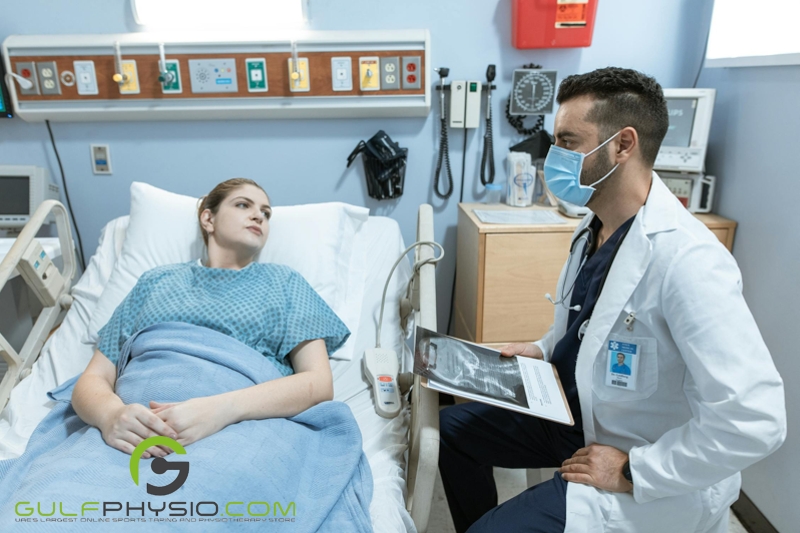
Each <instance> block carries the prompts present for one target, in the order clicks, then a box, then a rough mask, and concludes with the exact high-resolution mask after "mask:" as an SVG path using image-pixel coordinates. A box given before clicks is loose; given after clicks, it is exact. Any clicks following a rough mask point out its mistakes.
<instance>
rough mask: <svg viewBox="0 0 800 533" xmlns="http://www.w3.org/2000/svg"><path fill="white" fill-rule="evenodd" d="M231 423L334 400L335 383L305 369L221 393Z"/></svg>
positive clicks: (286, 414)
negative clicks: (304, 370)
mask: <svg viewBox="0 0 800 533" xmlns="http://www.w3.org/2000/svg"><path fill="white" fill-rule="evenodd" d="M220 396H221V399H222V400H223V401H224V402H225V403H226V404H227V405H228V409H229V413H230V417H231V421H230V423H231V424H235V423H236V422H241V421H242V420H261V419H264V418H279V417H282V418H286V417H291V416H294V415H296V414H299V413H302V412H303V411H305V410H306V409H308V408H310V407H313V406H315V405H317V404H318V403H320V402H323V401H326V400H332V399H333V383H332V382H331V381H330V379H327V378H326V377H324V376H318V375H316V374H315V373H313V372H301V373H298V374H293V375H291V376H286V377H283V378H279V379H275V380H272V381H268V382H266V383H261V384H259V385H253V386H252V387H248V388H246V389H241V390H237V391H232V392H228V393H225V394H222V395H220Z"/></svg>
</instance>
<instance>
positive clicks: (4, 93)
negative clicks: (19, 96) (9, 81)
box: [0, 58, 14, 118]
mask: <svg viewBox="0 0 800 533" xmlns="http://www.w3.org/2000/svg"><path fill="white" fill-rule="evenodd" d="M8 94H9V93H8V87H6V69H5V66H4V65H3V59H2V58H0V118H13V117H14V114H13V113H12V112H11V99H10V98H9V96H8Z"/></svg>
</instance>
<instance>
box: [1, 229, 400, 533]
mask: <svg viewBox="0 0 800 533" xmlns="http://www.w3.org/2000/svg"><path fill="white" fill-rule="evenodd" d="M128 218H129V217H127V216H125V217H120V218H117V219H115V220H112V221H111V222H109V223H108V224H107V225H106V227H105V228H104V229H103V233H102V236H101V242H100V245H99V246H98V249H97V252H96V253H95V255H94V256H93V257H92V259H91V261H90V264H89V266H88V267H87V269H86V272H85V273H84V275H83V276H82V277H81V279H80V280H79V281H78V283H77V284H76V285H75V287H74V289H73V296H74V298H75V301H74V303H73V306H72V307H71V308H70V311H69V312H68V313H67V315H66V317H65V318H64V322H63V323H62V325H61V327H60V328H59V329H58V330H57V331H56V332H55V333H54V334H53V335H52V337H51V338H50V339H49V340H48V341H47V343H46V344H45V345H44V348H43V349H42V353H41V356H40V357H39V359H38V360H37V362H36V363H35V364H34V366H33V369H32V372H31V375H30V376H29V377H27V378H25V379H24V380H23V381H22V382H20V384H19V385H17V387H16V388H15V389H14V390H13V392H12V394H11V398H10V401H9V403H8V405H7V407H6V408H5V410H3V412H2V413H0V460H1V459H8V458H12V457H17V456H19V455H20V454H22V452H23V451H24V449H25V446H26V444H27V442H28V439H29V438H30V435H31V433H32V432H33V430H34V429H35V427H36V425H37V424H38V423H39V421H40V420H41V419H42V418H44V416H45V415H46V414H47V413H48V412H49V410H50V409H51V408H52V407H53V405H54V402H51V401H50V400H48V399H47V396H46V393H47V391H49V390H52V389H54V388H55V387H57V386H58V385H60V384H61V383H63V382H64V381H66V380H67V379H69V378H70V377H72V376H74V375H76V374H78V373H80V372H82V371H83V369H84V368H85V367H86V365H87V364H88V362H89V360H90V359H91V357H92V354H93V352H94V348H93V347H92V346H89V345H86V344H83V343H81V338H82V336H83V334H84V332H85V330H86V328H87V326H88V323H89V320H90V319H91V315H92V312H93V310H94V308H95V306H96V304H97V301H98V299H99V298H100V295H101V294H102V292H103V288H104V287H105V284H106V283H107V282H108V279H109V277H110V275H111V271H112V270H113V267H114V262H115V261H116V259H117V257H118V256H119V254H120V251H121V249H122V244H123V242H124V240H125V231H126V229H127V226H128ZM355 239H356V241H355V243H354V253H358V254H359V255H360V256H361V257H363V258H364V266H365V270H364V271H365V272H366V281H365V283H366V284H365V287H364V292H363V294H364V300H363V302H362V305H361V321H360V325H359V329H358V331H357V332H353V334H354V335H355V336H356V350H355V354H356V355H355V357H353V360H352V361H342V360H335V359H332V360H331V367H332V370H333V376H334V396H335V399H336V400H340V401H343V402H345V403H346V404H347V405H348V406H349V407H350V409H351V410H352V412H353V415H354V416H355V418H356V421H357V422H358V425H359V427H360V428H361V433H362V437H363V442H364V452H365V454H366V455H367V458H368V459H369V463H370V468H371V469H372V475H373V478H374V483H375V485H374V493H373V498H372V503H371V504H370V515H371V517H372V523H373V526H374V529H375V531H376V532H381V533H382V532H387V533H389V532H392V533H394V532H408V531H415V528H414V524H413V522H412V520H411V516H410V515H409V514H408V512H407V511H406V509H405V503H404V502H405V493H406V482H405V460H404V454H405V451H406V447H407V441H408V424H409V417H410V415H409V413H408V409H405V410H404V411H403V412H401V414H400V416H398V417H397V418H394V419H391V420H387V419H384V418H381V417H380V416H378V415H377V414H376V412H375V408H374V405H373V400H372V391H371V390H370V388H369V386H368V385H367V382H366V380H365V379H364V378H363V376H362V372H361V358H362V356H363V353H364V350H365V349H366V348H369V347H371V346H374V343H375V331H376V330H375V326H376V324H377V320H378V313H379V311H380V302H381V294H382V292H383V288H384V283H385V282H386V276H387V275H388V273H389V270H390V268H391V266H392V264H393V263H394V261H395V260H396V259H397V257H398V256H399V254H400V253H402V251H403V249H404V248H405V246H404V244H403V239H402V235H401V234H400V229H399V227H398V226H397V223H396V222H395V221H393V220H391V219H388V218H385V217H369V219H368V221H367V222H366V223H365V224H364V226H363V227H362V228H361V229H360V230H359V231H358V233H357V234H356V237H355ZM410 274H411V268H410V266H409V264H408V262H407V261H406V262H403V263H401V267H400V268H398V269H397V271H396V272H395V274H394V277H393V279H392V281H391V283H390V285H389V290H388V292H387V302H386V311H385V316H384V323H383V329H382V333H381V344H382V346H384V347H390V346H391V347H392V348H394V349H395V350H396V351H397V353H404V352H403V347H404V332H403V331H402V330H401V328H400V324H399V311H398V307H399V306H398V301H399V298H400V297H401V295H402V294H403V292H404V290H405V286H406V283H407V282H408V280H409V277H410ZM406 407H407V406H406Z"/></svg>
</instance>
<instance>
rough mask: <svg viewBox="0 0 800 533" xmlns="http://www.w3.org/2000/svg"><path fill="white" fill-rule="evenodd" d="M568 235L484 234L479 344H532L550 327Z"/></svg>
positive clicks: (565, 257) (570, 235) (566, 252)
mask: <svg viewBox="0 0 800 533" xmlns="http://www.w3.org/2000/svg"><path fill="white" fill-rule="evenodd" d="M571 238H572V234H571V233H569V232H563V233H516V234H514V233H495V234H489V235H486V249H485V250H486V251H485V263H484V285H483V313H482V317H483V328H482V330H483V334H482V336H481V342H506V341H509V342H513V341H533V340H538V339H539V338H541V337H542V335H544V334H545V333H546V332H547V328H548V327H549V325H550V324H551V323H552V322H553V304H551V303H550V302H549V301H547V300H546V299H545V297H544V295H545V293H548V292H549V293H550V294H552V295H553V296H554V297H555V294H556V284H557V283H558V276H559V274H560V273H561V267H562V266H563V265H564V262H565V261H566V260H567V256H568V255H569V245H570V239H571Z"/></svg>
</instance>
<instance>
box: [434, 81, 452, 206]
mask: <svg viewBox="0 0 800 533" xmlns="http://www.w3.org/2000/svg"><path fill="white" fill-rule="evenodd" d="M433 70H435V71H436V72H437V73H438V74H439V87H438V90H439V122H440V124H441V126H440V127H441V132H440V133H439V159H438V160H437V162H436V173H435V174H434V177H433V192H434V194H436V196H438V197H439V198H441V199H443V200H447V199H448V198H450V196H451V195H452V194H453V172H452V171H451V170H450V151H449V149H448V146H447V112H446V111H445V107H444V91H445V85H444V80H445V78H447V75H448V74H450V69H449V68H447V67H439V68H435V69H433ZM442 162H444V166H445V170H446V172H447V175H446V176H445V180H446V181H447V189H446V190H445V192H440V191H439V177H440V174H441V172H442Z"/></svg>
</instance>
